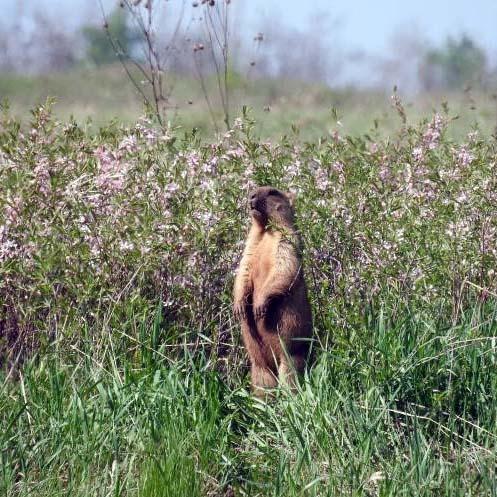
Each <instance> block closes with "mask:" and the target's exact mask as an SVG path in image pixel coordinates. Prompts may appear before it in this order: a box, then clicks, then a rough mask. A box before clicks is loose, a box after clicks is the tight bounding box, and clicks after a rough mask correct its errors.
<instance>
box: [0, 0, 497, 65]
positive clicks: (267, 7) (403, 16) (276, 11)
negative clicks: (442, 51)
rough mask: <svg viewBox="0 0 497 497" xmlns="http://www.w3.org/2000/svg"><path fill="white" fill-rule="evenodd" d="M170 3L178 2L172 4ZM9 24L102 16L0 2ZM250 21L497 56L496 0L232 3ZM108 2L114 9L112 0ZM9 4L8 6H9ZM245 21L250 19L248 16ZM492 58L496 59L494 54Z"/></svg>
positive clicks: (72, 1) (44, 1) (53, 2)
mask: <svg viewBox="0 0 497 497" xmlns="http://www.w3.org/2000/svg"><path fill="white" fill-rule="evenodd" d="M169 2H170V4H174V3H180V0H169ZM0 3H1V4H2V5H3V6H4V8H3V9H2V10H3V14H5V13H6V16H5V17H4V19H5V20H7V19H8V18H9V17H11V16H13V15H14V14H15V13H16V12H18V11H19V10H21V11H24V12H32V11H34V10H39V11H42V12H46V13H49V14H53V15H56V16H58V17H59V18H62V19H61V20H62V22H64V23H66V24H67V25H68V26H74V25H77V24H78V23H80V22H81V21H82V20H87V19H88V18H90V17H92V13H94V14H98V1H97V0H1V1H0ZM235 3H238V4H240V5H242V6H243V7H242V8H243V12H244V13H245V14H246V17H248V18H249V20H248V21H249V22H247V23H246V24H245V26H246V27H247V29H250V28H252V31H253V30H254V29H255V30H257V24H258V23H259V22H262V20H264V19H271V18H274V17H275V16H276V17H277V19H278V20H280V21H282V22H284V23H286V24H288V25H291V26H294V27H297V28H298V27H302V28H303V27H304V26H305V25H306V24H308V22H309V19H311V18H312V17H313V16H316V15H318V16H321V15H322V14H323V13H327V15H328V16H329V19H330V26H331V25H332V24H333V26H334V27H333V29H334V30H336V37H337V39H338V40H339V41H340V45H342V46H343V48H344V49H347V50H350V51H354V50H364V51H371V52H376V53H378V52H382V51H384V50H385V49H386V48H387V47H388V46H389V40H391V38H392V35H393V34H394V33H395V32H396V31H397V32H398V31H402V30H406V29H412V28H413V27H415V28H416V29H418V31H419V32H420V33H422V34H423V35H425V36H426V38H427V39H428V40H430V41H433V42H434V43H436V42H439V41H441V40H444V39H445V38H446V37H447V36H449V35H458V34H460V33H462V32H465V33H468V34H469V35H471V36H472V37H473V38H474V39H476V40H477V41H478V42H479V43H480V44H481V45H483V46H484V47H485V48H486V49H487V50H489V51H490V52H491V51H493V52H494V53H497V0H347V1H332V0H308V1H302V0H233V4H235ZM104 4H105V5H107V6H112V5H113V4H114V2H113V1H111V0H105V1H104ZM5 6H6V8H5ZM245 19H246V18H245ZM331 21H338V25H336V24H335V23H331ZM493 58H496V57H495V56H494V57H493Z"/></svg>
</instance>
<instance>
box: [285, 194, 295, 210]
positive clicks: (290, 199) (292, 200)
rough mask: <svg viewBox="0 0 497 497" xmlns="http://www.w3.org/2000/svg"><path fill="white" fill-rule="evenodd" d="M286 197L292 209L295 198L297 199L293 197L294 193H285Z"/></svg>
mask: <svg viewBox="0 0 497 497" xmlns="http://www.w3.org/2000/svg"><path fill="white" fill-rule="evenodd" d="M286 196H287V198H288V201H289V202H290V206H291V207H294V206H295V198H296V197H297V195H295V193H293V192H286Z"/></svg>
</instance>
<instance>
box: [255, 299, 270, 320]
mask: <svg viewBox="0 0 497 497" xmlns="http://www.w3.org/2000/svg"><path fill="white" fill-rule="evenodd" d="M268 304H269V302H268V301H266V302H263V303H262V304H260V305H258V306H255V307H254V318H255V319H256V320H257V319H263V318H264V316H265V315H266V314H267V308H268Z"/></svg>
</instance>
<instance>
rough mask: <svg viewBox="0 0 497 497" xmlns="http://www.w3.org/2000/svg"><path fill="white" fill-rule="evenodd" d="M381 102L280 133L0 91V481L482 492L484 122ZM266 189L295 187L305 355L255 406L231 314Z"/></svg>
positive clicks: (12, 488)
mask: <svg viewBox="0 0 497 497" xmlns="http://www.w3.org/2000/svg"><path fill="white" fill-rule="evenodd" d="M393 104H394V105H393V107H394V110H393V116H394V117H392V123H393V124H392V125H391V126H390V127H389V128H388V132H386V131H385V130H384V129H383V130H382V129H376V128H375V126H374V123H373V122H367V123H366V124H363V125H367V126H368V128H367V129H363V130H362V131H360V132H359V131H357V132H355V133H349V132H348V130H346V129H343V130H342V129H341V127H340V126H338V127H337V126H336V120H335V121H332V119H331V117H330V123H332V124H333V126H334V129H332V130H330V131H329V130H328V129H327V128H326V127H325V126H323V127H322V132H321V134H320V135H319V137H317V136H316V135H315V134H314V133H315V131H313V132H312V133H311V135H313V134H314V135H313V136H311V135H306V134H305V130H304V129H301V130H300V129H299V127H298V124H299V123H295V124H296V125H295V126H293V128H292V127H289V126H287V128H286V129H285V131H284V133H283V132H282V133H280V134H279V135H278V138H274V136H275V135H274V134H272V133H270V134H268V135H265V134H264V133H261V128H260V127H259V126H260V124H258V121H257V118H258V114H257V112H251V111H250V110H248V111H247V110H246V111H244V112H243V113H241V114H240V116H239V117H238V118H237V119H235V120H234V123H233V126H232V129H231V130H229V131H227V132H224V133H220V134H218V135H216V136H214V135H213V134H211V135H210V136H208V138H205V137H204V136H205V131H204V135H203V136H201V134H200V133H199V132H197V131H195V130H192V129H191V128H189V127H188V126H187V125H182V126H181V127H178V126H175V125H172V126H171V127H169V128H167V127H166V128H159V127H157V126H155V125H154V123H153V122H152V120H151V118H150V117H146V116H145V117H143V118H141V119H139V120H135V121H132V120H131V119H130V120H129V122H128V121H126V120H123V123H121V122H120V121H119V120H115V121H114V122H112V123H110V124H108V125H105V126H99V125H98V124H96V123H93V124H92V123H89V122H86V121H84V120H81V119H71V118H70V117H67V116H63V117H60V116H59V117H57V115H54V114H53V113H52V110H51V105H50V103H47V104H45V105H36V106H35V107H34V110H33V111H32V114H31V116H30V117H29V118H26V117H24V118H23V121H22V122H20V121H19V119H17V118H16V117H14V116H13V113H14V114H16V113H17V111H16V105H17V104H16V103H15V102H13V106H12V109H13V110H12V111H9V110H8V109H4V112H3V116H2V120H1V123H0V150H1V152H0V212H1V213H2V217H0V336H1V341H0V361H1V373H0V382H1V387H0V424H1V426H2V430H1V432H0V450H1V459H0V491H1V493H2V494H5V495H9V496H35V495H36V496H59V495H60V496H62V495H67V496H69V495H70V496H86V495H95V496H111V495H113V496H135V495H136V496H143V497H145V496H154V497H155V496H168V497H169V496H185V497H187V496H188V497H190V496H219V497H220V496H223V497H231V496H261V497H262V496H264V497H266V496H275V497H276V496H289V497H291V496H342V495H343V496H373V495H377V496H392V497H393V496H411V495H412V496H432V495H433V496H435V495H436V496H451V497H453V496H465V497H466V496H494V495H497V478H496V474H495V473H496V463H497V455H496V442H497V401H496V399H495V392H496V390H497V368H496V363H497V333H496V331H497V303H496V296H497V275H496V272H495V267H496V258H497V248H496V247H497V245H496V242H497V217H496V205H497V204H496V200H497V193H496V192H497V175H496V167H497V166H496V157H497V156H496V151H497V147H496V143H495V140H494V138H492V137H491V136H490V133H489V130H490V124H489V123H490V118H489V120H488V122H487V123H486V124H485V123H484V124H482V125H481V126H479V125H478V124H477V121H476V120H473V119H470V118H468V120H467V121H464V120H463V121H461V120H455V119H454V117H455V113H454V112H453V110H452V108H451V106H450V105H449V106H448V107H447V106H440V108H439V109H438V110H435V111H434V112H429V111H426V114H425V116H426V117H425V118H419V119H418V118H413V117H412V115H411V114H410V112H409V109H407V110H406V109H405V107H404V104H403V103H402V101H401V100H400V99H399V98H394V99H393ZM56 109H57V107H55V110H56ZM389 112H390V111H389ZM254 114H255V115H254ZM489 115H490V113H489ZM364 119H365V117H364V112H363V116H362V121H364ZM343 120H344V122H346V121H347V119H346V116H345V118H343ZM290 121H291V120H290V119H289V120H288V122H290ZM469 121H471V125H470V124H468V122H469ZM288 122H287V124H288ZM464 123H466V124H464ZM300 124H301V125H302V124H304V125H305V122H304V123H300ZM330 126H331V124H330ZM464 126H466V128H464ZM274 129H275V131H274V133H276V134H277V133H279V131H276V130H279V129H280V128H278V127H277V126H276V125H275V128H274ZM270 138H271V139H270ZM264 184H271V185H274V186H275V187H278V188H281V189H283V190H291V191H293V192H295V193H296V194H297V202H296V214H297V223H298V226H299V229H300V231H301V234H302V238H303V241H304V245H305V249H304V260H305V275H306V279H307V282H308V286H309V292H310V297H311V302H312V306H313V313H314V324H315V332H316V340H315V342H316V343H315V349H316V356H317V361H316V364H315V366H314V367H313V369H312V370H311V371H309V372H308V374H307V375H306V377H305V378H303V379H302V382H301V385H300V388H299V390H298V392H297V393H295V394H291V393H290V392H287V391H286V390H285V389H284V388H280V389H278V390H277V391H276V392H275V393H274V398H273V399H271V400H270V401H268V402H264V401H260V400H257V399H255V398H253V397H252V396H251V395H250V391H249V381H248V376H247V362H246V358H245V353H244V351H243V348H242V346H241V340H240V331H239V327H238V325H237V323H236V322H235V321H234V319H233V317H232V312H231V288H232V284H233V279H234V271H235V270H236V266H237V263H238V260H239V257H240V254H241V250H242V248H243V241H244V238H245V235H246V230H247V227H248V224H249V219H248V214H247V207H246V199H247V197H248V192H249V191H250V189H251V188H253V187H254V186H256V185H264Z"/></svg>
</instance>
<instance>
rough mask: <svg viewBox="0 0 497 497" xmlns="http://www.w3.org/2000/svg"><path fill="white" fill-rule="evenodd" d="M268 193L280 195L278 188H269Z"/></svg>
mask: <svg viewBox="0 0 497 497" xmlns="http://www.w3.org/2000/svg"><path fill="white" fill-rule="evenodd" d="M268 195H276V196H280V192H279V191H278V190H269V193H268Z"/></svg>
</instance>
